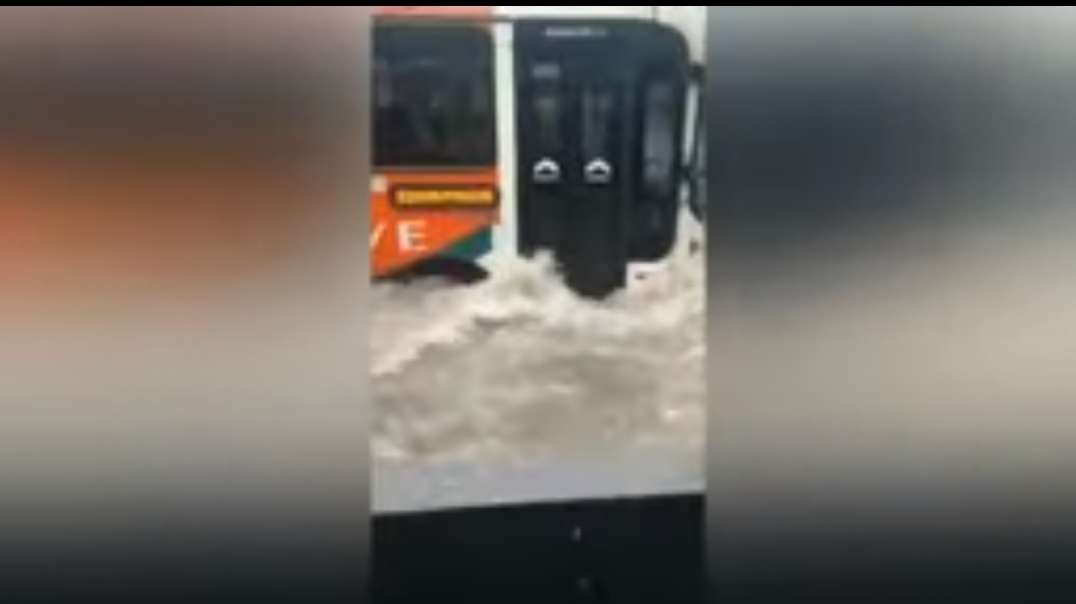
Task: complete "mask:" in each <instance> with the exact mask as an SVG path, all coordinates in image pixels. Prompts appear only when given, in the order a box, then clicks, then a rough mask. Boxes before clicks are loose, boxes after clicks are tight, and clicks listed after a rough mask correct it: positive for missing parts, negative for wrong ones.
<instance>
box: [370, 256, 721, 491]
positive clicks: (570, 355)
mask: <svg viewBox="0 0 1076 604" xmlns="http://www.w3.org/2000/svg"><path fill="white" fill-rule="evenodd" d="M373 298H374V313H373V317H372V325H371V359H372V368H371V370H372V376H373V389H374V399H375V400H374V403H375V418H376V419H375V423H374V433H373V448H374V450H373V454H374V457H373V458H374V466H375V467H374V490H375V496H374V499H375V508H380V509H403V508H426V507H443V506H450V505H467V504H481V503H488V502H492V501H501V500H506V499H521V498H522V499H533V498H560V497H586V496H597V495H603V494H608V495H617V494H626V493H628V492H632V493H639V492H644V493H645V492H651V491H654V492H656V491H667V490H683V489H695V488H701V486H700V485H701V481H702V475H703V470H702V467H703V460H702V455H703V442H704V437H705V425H704V417H705V414H704V378H703V362H704V360H705V359H704V342H705V340H704V338H705V335H704V310H705V283H704V268H703V257H702V254H701V253H700V254H696V255H694V256H691V257H687V258H683V259H682V260H680V261H679V262H677V263H674V264H671V265H670V266H668V267H667V269H666V270H662V271H658V272H656V273H655V274H653V275H651V276H649V277H648V278H647V279H646V280H645V281H642V282H637V283H633V284H632V285H631V287H629V288H628V289H626V290H624V291H621V292H618V293H617V294H614V295H613V296H611V297H609V298H608V299H606V300H602V301H592V300H584V299H581V298H579V297H577V296H576V295H574V294H573V293H572V292H571V291H570V290H568V289H567V288H566V287H565V286H564V285H563V283H562V281H561V280H560V278H559V277H558V276H557V275H556V272H555V270H554V268H553V264H552V262H551V261H550V259H549V258H548V257H545V258H539V259H537V260H532V261H527V260H517V261H513V262H510V263H507V264H505V265H501V266H496V267H494V270H493V271H492V276H491V277H490V279H488V280H487V281H484V282H482V283H479V284H475V285H471V286H449V285H446V284H445V283H443V282H441V281H439V280H436V279H429V280H426V281H423V282H416V283H410V284H406V285H404V284H379V285H376V286H374V288H373ZM528 477H529V478H528ZM558 477H559V478H558Z"/></svg>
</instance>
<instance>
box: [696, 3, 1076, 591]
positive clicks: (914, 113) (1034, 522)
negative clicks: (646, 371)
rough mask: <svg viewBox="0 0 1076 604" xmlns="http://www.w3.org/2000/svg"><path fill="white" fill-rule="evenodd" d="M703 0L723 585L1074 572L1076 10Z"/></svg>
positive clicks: (717, 579) (820, 585)
mask: <svg viewBox="0 0 1076 604" xmlns="http://www.w3.org/2000/svg"><path fill="white" fill-rule="evenodd" d="M709 22H710V32H709V39H710V40H711V44H710V46H709V52H710V59H709V62H710V64H711V65H715V66H717V67H716V68H715V69H713V76H712V77H711V78H710V80H709V84H710V87H709V90H708V92H709V94H710V96H709V98H708V100H707V111H708V120H709V124H710V148H709V151H710V158H709V159H710V166H711V167H710V180H709V182H710V204H711V205H710V208H711V212H712V214H711V215H712V216H713V217H714V218H713V220H711V222H710V224H711V233H710V242H711V243H710V250H711V253H712V255H711V258H710V263H709V266H708V270H709V277H708V284H709V286H710V298H709V306H708V309H709V313H708V314H709V329H710V333H709V344H710V346H709V355H708V363H709V367H710V371H709V375H710V390H709V392H710V401H711V405H710V420H711V423H710V426H711V431H710V434H709V439H708V444H709V451H710V453H709V464H708V504H709V506H710V510H709V515H708V523H709V529H708V530H709V539H710V541H709V543H710V560H711V562H710V563H711V564H712V567H711V569H710V571H711V575H710V577H711V579H712V580H713V585H712V588H713V589H712V593H711V595H712V596H713V597H715V598H716V599H717V601H726V602H738V601H743V602H747V601H750V602H776V601H802V600H803V596H804V595H805V594H810V596H811V597H814V598H825V599H845V598H847V599H854V600H856V601H860V600H863V601H902V602H903V601H955V600H956V601H963V600H962V598H964V597H969V600H970V601H977V602H982V601H1041V599H1040V598H1041V596H1044V595H1054V596H1056V595H1059V593H1060V592H1059V591H1058V590H1060V589H1061V588H1063V587H1064V585H1065V583H1066V581H1065V579H1064V577H1065V572H1064V570H1063V569H1064V568H1065V567H1066V566H1067V564H1066V561H1067V560H1071V559H1072V554H1073V552H1074V551H1076V534H1074V532H1073V517H1072V515H1071V512H1070V510H1071V509H1073V503H1074V502H1076V490H1074V488H1073V485H1072V484H1071V481H1070V480H1069V479H1068V476H1070V475H1071V474H1072V470H1073V463H1072V459H1073V445H1072V443H1073V435H1074V434H1073V428H1072V426H1073V420H1074V419H1076V414H1074V412H1073V409H1072V402H1073V401H1074V400H1076V384H1074V381H1073V379H1072V372H1071V369H1070V365H1071V363H1072V359H1073V358H1076V356H1074V353H1076V338H1074V336H1076V331H1074V326H1076V315H1074V313H1073V310H1074V309H1076V304H1074V303H1076V289H1074V288H1073V285H1072V283H1073V280H1072V275H1073V268H1074V265H1073V260H1072V259H1073V257H1074V251H1076V250H1074V249H1073V244H1072V237H1071V232H1072V227H1073V225H1074V224H1076V208H1074V206H1073V203H1072V201H1073V195H1074V193H1076V181H1074V179H1073V170H1072V158H1073V156H1074V153H1076V137H1074V134H1076V103H1074V102H1073V101H1074V100H1076V80H1074V79H1073V77H1072V76H1073V74H1074V73H1076V52H1074V51H1076V42H1074V40H1076V38H1074V36H1073V33H1074V32H1076V12H1074V11H1072V10H1071V9H1067V8H1026V7H1021V8H1012V7H1010V8H977V9H955V8H813V9H810V10H787V9H786V10H777V9H761V8H759V9H747V8H741V9H737V8H711V10H710V15H709Z"/></svg>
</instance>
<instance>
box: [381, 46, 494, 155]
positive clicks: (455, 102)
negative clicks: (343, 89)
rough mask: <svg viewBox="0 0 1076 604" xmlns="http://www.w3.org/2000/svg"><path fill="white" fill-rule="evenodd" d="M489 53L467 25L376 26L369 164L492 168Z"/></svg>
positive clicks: (492, 147)
mask: <svg viewBox="0 0 1076 604" xmlns="http://www.w3.org/2000/svg"><path fill="white" fill-rule="evenodd" d="M491 55H492V49H491V41H490V37H489V34H488V32H486V31H485V30H482V29H478V28H475V27H466V26H451V27H450V26H429V27H417V26H402V25H393V26H384V25H383V26H379V27H378V28H377V29H376V31H375V37H374V162H375V163H376V164H377V165H382V166H386V165H388V166H425V165H429V166H475V165H488V164H492V163H493V162H494V154H495V145H494V123H495V121H494V112H493V90H492V56H491Z"/></svg>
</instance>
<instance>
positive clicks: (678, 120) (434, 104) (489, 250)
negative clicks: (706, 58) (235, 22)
mask: <svg viewBox="0 0 1076 604" xmlns="http://www.w3.org/2000/svg"><path fill="white" fill-rule="evenodd" d="M704 11H705V7H697V6H608V7H602V6H595V7H565V6H560V7H543V6H383V7H378V9H377V13H376V16H375V29H374V83H373V84H374V85H373V121H374V124H373V132H374V146H373V151H374V153H373V155H374V178H373V183H372V192H371V193H372V194H371V232H370V250H371V259H372V260H371V261H372V267H371V269H372V274H373V276H374V277H375V278H388V277H394V276H401V275H413V274H416V273H418V274H427V273H430V272H434V273H437V272H443V271H448V272H452V273H455V274H460V273H461V272H462V273H468V274H475V275H481V274H484V273H485V272H487V271H488V270H491V268H492V267H493V266H495V264H496V259H497V258H503V257H505V256H515V255H523V256H529V255H532V254H534V253H536V252H539V251H542V250H548V251H549V252H551V253H552V255H553V257H554V258H555V259H556V262H557V265H558V267H559V268H560V270H561V273H562V274H563V275H564V278H565V279H566V281H567V283H568V284H569V285H570V286H571V287H572V288H573V289H575V290H576V291H578V292H580V293H582V294H584V295H592V296H602V295H605V294H607V293H609V292H611V291H613V290H616V289H618V288H620V287H622V286H624V285H625V284H626V283H629V282H631V281H632V280H633V279H634V278H635V274H636V273H638V274H639V275H640V276H641V275H644V274H645V273H646V272H647V271H652V270H656V268H659V267H660V266H661V265H662V263H663V262H667V261H668V259H669V258H670V257H672V256H673V255H674V254H676V253H679V251H681V250H684V249H686V248H687V247H688V246H689V245H691V239H692V238H693V237H695V236H697V234H698V233H699V232H700V223H701V211H700V210H699V205H698V201H699V199H701V198H700V195H699V194H698V188H699V187H698V182H699V180H700V174H701V171H700V170H699V162H698V161H697V158H698V155H699V154H698V152H697V150H698V148H699V145H700V138H701V137H699V136H698V133H699V132H700V128H699V123H700V119H699V111H698V109H697V107H698V106H699V103H698V99H699V90H700V81H701V73H702V67H701V65H702V56H703V39H702V38H703V35H704V32H705V12H704ZM691 209H694V211H691ZM461 269H462V271H461Z"/></svg>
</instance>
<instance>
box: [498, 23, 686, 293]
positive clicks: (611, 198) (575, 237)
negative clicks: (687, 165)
mask: <svg viewBox="0 0 1076 604" xmlns="http://www.w3.org/2000/svg"><path fill="white" fill-rule="evenodd" d="M515 39H516V49H515V51H516V61H517V62H516V73H517V111H516V115H517V119H518V124H517V132H518V162H519V165H518V171H517V173H518V175H519V179H518V183H519V185H518V186H519V190H518V192H517V195H518V202H519V227H520V230H519V242H520V248H521V251H522V252H523V253H525V254H530V253H534V252H536V251H538V250H542V249H546V250H550V251H552V252H553V254H554V257H555V258H556V260H557V263H558V265H559V267H560V269H561V271H562V272H563V274H564V277H565V279H566V281H567V282H568V284H569V285H570V286H571V287H572V288H573V289H575V290H576V291H578V292H580V293H582V294H584V295H589V296H603V295H605V294H608V293H609V292H611V291H613V290H615V289H617V288H619V287H621V286H622V285H623V284H624V280H625V275H626V267H627V263H628V262H629V261H632V260H656V259H659V258H661V257H662V256H664V255H665V254H666V253H668V251H669V249H670V248H671V246H672V243H673V241H674V239H675V228H676V226H675V225H676V208H677V193H678V186H679V178H680V176H681V174H680V155H681V154H680V145H681V135H682V132H681V130H682V122H683V104H684V103H683V99H684V89H685V83H686V73H687V70H686V68H687V66H686V52H685V50H684V46H683V42H682V38H680V37H679V36H677V35H676V34H674V33H673V32H671V31H669V30H666V29H663V28H660V27H658V26H656V25H655V24H652V23H646V22H615V21H610V22H597V23H579V22H523V23H518V24H517V25H516V34H515Z"/></svg>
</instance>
